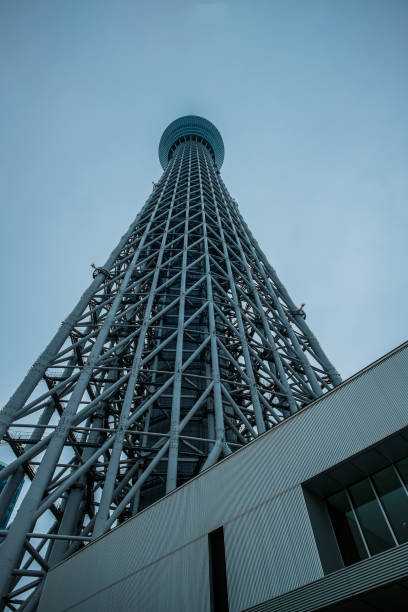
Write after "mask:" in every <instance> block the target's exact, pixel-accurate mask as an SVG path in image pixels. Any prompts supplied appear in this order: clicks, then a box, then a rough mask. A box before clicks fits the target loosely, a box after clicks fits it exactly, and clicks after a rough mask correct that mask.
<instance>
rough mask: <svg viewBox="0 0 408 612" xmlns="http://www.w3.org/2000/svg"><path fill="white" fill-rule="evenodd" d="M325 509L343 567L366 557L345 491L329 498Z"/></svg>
mask: <svg viewBox="0 0 408 612" xmlns="http://www.w3.org/2000/svg"><path fill="white" fill-rule="evenodd" d="M327 508H328V510H329V515H330V519H331V522H332V525H333V529H334V533H335V535H336V538H337V542H338V545H339V548H340V552H341V556H342V557H343V561H344V565H351V564H352V563H357V561H361V559H365V558H366V557H368V554H367V552H366V549H365V546H364V543H363V540H362V538H361V535H360V532H359V529H358V526H357V523H356V520H355V518H354V515H353V512H352V510H351V508H350V504H349V501H348V499H347V495H346V493H345V491H340V492H339V493H336V494H335V495H332V496H331V497H329V498H328V499H327Z"/></svg>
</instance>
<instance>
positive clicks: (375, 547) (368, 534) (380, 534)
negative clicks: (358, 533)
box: [349, 479, 395, 555]
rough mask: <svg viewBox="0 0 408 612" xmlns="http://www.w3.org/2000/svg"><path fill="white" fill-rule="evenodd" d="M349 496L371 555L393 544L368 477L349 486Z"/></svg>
mask: <svg viewBox="0 0 408 612" xmlns="http://www.w3.org/2000/svg"><path fill="white" fill-rule="evenodd" d="M349 491H350V497H351V500H352V502H353V506H354V509H355V512H356V515H357V518H358V521H359V523H360V526H361V529H362V531H363V534H364V537H365V539H366V542H367V545H368V548H369V550H370V553H371V554H372V555H375V554H376V553H380V552H382V551H384V550H387V548H392V547H393V546H395V542H394V539H393V537H392V534H391V532H390V530H389V528H388V525H387V523H386V521H385V518H384V515H383V513H382V510H381V508H380V505H379V503H378V501H377V499H376V497H375V494H374V491H373V488H372V486H371V484H370V482H369V480H368V479H364V480H362V481H361V482H358V483H356V484H355V485H353V486H351V487H350V489H349Z"/></svg>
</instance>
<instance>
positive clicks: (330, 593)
mask: <svg viewBox="0 0 408 612" xmlns="http://www.w3.org/2000/svg"><path fill="white" fill-rule="evenodd" d="M407 576H408V544H404V545H402V546H399V547H397V548H392V549H391V550H387V551H386V552H384V553H382V554H379V555H375V556H374V557H371V558H370V559H366V560H365V561H361V562H360V563H357V564H355V565H351V566H349V567H345V568H344V569H341V570H338V571H337V572H334V573H333V574H330V575H328V576H326V577H325V578H323V579H321V580H318V581H317V582H314V583H313V584H308V585H306V586H304V587H301V588H299V589H297V590H296V591H294V592H291V593H287V594H286V595H281V596H280V597H277V598H276V599H273V600H272V601H265V602H264V603H262V604H259V605H255V606H253V607H251V608H248V610H247V612H249V610H250V611H251V612H283V611H284V612H310V611H312V610H317V609H319V608H321V607H323V606H329V605H331V604H335V603H336V602H340V601H342V600H343V599H345V598H348V597H353V596H355V595H358V594H359V593H363V592H364V591H367V590H370V589H375V588H377V587H381V586H383V585H385V584H387V583H390V582H394V581H396V580H399V579H402V578H406V577H407ZM357 605H358V604H357ZM355 609H356V610H357V608H355Z"/></svg>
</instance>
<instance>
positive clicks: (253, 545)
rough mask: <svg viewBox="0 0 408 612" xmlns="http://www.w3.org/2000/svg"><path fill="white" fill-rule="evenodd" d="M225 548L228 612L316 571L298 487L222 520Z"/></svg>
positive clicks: (291, 585)
mask: <svg viewBox="0 0 408 612" xmlns="http://www.w3.org/2000/svg"><path fill="white" fill-rule="evenodd" d="M225 547H226V563H227V576H228V588H229V593H230V597H229V603H230V610H231V612H238V611H239V610H242V609H244V608H247V607H248V606H249V605H253V604H254V603H255V602H262V601H265V600H266V599H270V598H271V597H274V596H275V595H276V594H278V593H282V592H285V591H289V590H291V589H294V588H296V587H297V586H298V585H299V582H301V583H308V582H311V581H313V580H316V579H317V578H320V576H321V575H322V568H321V564H320V559H319V555H318V553H317V550H316V545H315V541H314V537H313V532H312V529H311V526H310V522H309V520H308V516H307V510H306V506H305V502H304V498H303V494H302V491H301V487H300V486H298V487H296V488H294V489H290V490H289V491H287V492H286V493H283V494H282V495H279V496H278V497H276V498H274V499H273V500H271V501H270V502H267V503H265V504H262V505H261V506H259V507H258V508H256V509H255V510H253V511H251V512H249V513H247V514H244V515H243V516H241V517H239V518H238V519H236V520H234V521H232V522H231V523H228V524H227V525H226V527H225Z"/></svg>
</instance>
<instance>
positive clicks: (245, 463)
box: [39, 343, 408, 612]
mask: <svg viewBox="0 0 408 612" xmlns="http://www.w3.org/2000/svg"><path fill="white" fill-rule="evenodd" d="M407 368H408V343H406V344H404V345H402V346H401V347H398V348H397V349H396V350H395V351H393V352H391V353H390V354H388V355H386V356H384V357H383V358H382V359H380V360H378V361H377V362H375V363H373V364H372V365H370V366H369V367H367V368H365V369H364V370H362V371H361V372H358V373H357V374H356V375H355V376H353V377H352V378H350V379H349V380H346V381H345V382H344V383H342V384H341V385H340V386H338V387H337V388H336V389H335V390H333V391H331V392H329V393H327V394H326V395H325V396H323V397H322V398H321V399H318V400H316V401H314V402H313V403H311V404H310V405H309V406H307V407H305V408H304V409H302V410H301V411H300V412H298V413H297V414H295V415H294V416H292V417H290V418H289V419H288V420H286V421H284V422H282V423H281V424H280V425H278V426H277V427H276V428H274V429H273V430H271V431H269V432H266V433H264V434H262V435H261V436H260V437H259V438H257V439H256V440H255V441H253V442H251V443H250V444H249V445H247V446H246V447H245V448H242V449H240V450H239V451H237V452H236V453H234V454H233V455H231V456H229V457H227V458H225V459H223V460H222V461H221V462H220V463H218V464H217V465H215V466H213V467H211V468H210V469H208V470H207V471H206V472H204V473H202V474H200V475H198V476H197V477H195V478H194V479H193V480H191V481H190V482H189V483H187V484H185V485H184V486H182V487H181V488H179V489H177V490H175V491H173V492H172V493H170V494H169V495H167V496H166V497H164V498H163V499H161V500H160V501H158V502H156V503H155V504H153V505H152V506H151V507H150V508H147V509H146V510H144V511H142V512H141V513H139V514H138V515H136V516H135V517H133V518H132V519H130V520H129V521H127V522H126V523H125V524H123V525H122V526H120V527H118V528H117V529H114V530H113V531H112V532H110V533H109V534H107V535H105V536H103V537H101V538H100V539H98V540H97V541H95V542H93V543H92V544H90V545H88V546H86V547H85V548H84V550H82V551H80V552H78V553H77V554H75V555H74V556H72V557H71V558H70V559H67V560H66V561H64V562H63V563H61V564H60V565H58V566H57V567H55V568H53V569H52V570H51V571H50V572H49V575H48V577H47V580H46V585H45V589H44V593H43V598H42V600H41V604H40V607H39V610H40V612H48V610H55V612H59V611H62V610H72V611H75V612H82V611H84V612H85V611H86V612H93V611H96V610H99V611H103V612H104V611H106V612H107V611H108V610H112V609H115V610H143V612H161V611H163V612H164V611H168V612H173V611H174V612H176V611H177V612H180V611H189V610H194V611H197V612H210V611H211V610H215V611H217V610H224V611H225V610H230V612H239V611H243V610H252V611H253V612H255V611H257V612H261V611H262V612H301V611H304V612H306V611H312V610H320V611H323V610H325V611H326V610H327V611H329V610H333V611H335V610H336V611H337V610H339V611H340V610H344V611H346V610H348V611H349V612H350V611H355V610H359V611H360V610H362V611H374V610H382V611H390V610H392V611H399V610H401V611H402V610H406V601H407V585H408V495H407V483H408V411H407V399H406V398H407V396H408V377H407ZM180 517H182V520H180ZM220 528H221V529H222V532H221V535H222V542H221V546H220V547H218V549H217V550H218V557H217V560H216V568H215V569H216V570H217V571H216V572H214V559H212V558H211V557H212V554H213V552H214V550H215V549H216V547H214V539H215V540H217V538H218V539H219V534H220ZM222 555H223V559H225V567H226V579H225V580H224V577H223V573H222V571H220V564H221V560H223V559H220V557H221V556H222ZM225 586H226V589H227V594H228V600H227V604H225V599H223V598H222V596H221V597H220V593H221V594H222V592H223V587H225ZM214 594H218V599H217V598H215V599H214Z"/></svg>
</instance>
